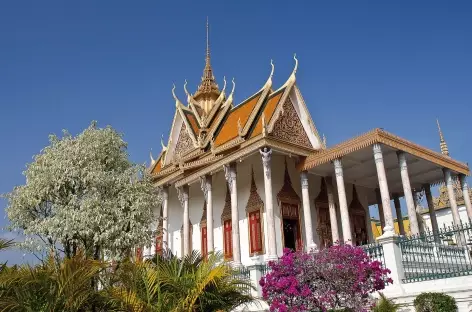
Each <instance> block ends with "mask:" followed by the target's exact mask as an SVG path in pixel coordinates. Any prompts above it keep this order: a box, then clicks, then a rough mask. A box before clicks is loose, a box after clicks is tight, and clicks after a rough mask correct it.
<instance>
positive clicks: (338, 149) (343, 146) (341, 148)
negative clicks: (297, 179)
mask: <svg viewBox="0 0 472 312" xmlns="http://www.w3.org/2000/svg"><path fill="white" fill-rule="evenodd" d="M376 143H382V144H384V145H387V146H390V147H392V148H394V149H398V150H401V151H405V152H407V153H409V154H412V155H414V156H416V157H419V158H422V159H425V160H427V161H430V162H432V163H434V164H436V165H438V166H440V167H443V168H448V169H451V170H453V171H455V172H457V173H462V174H465V175H469V167H468V166H467V165H466V164H464V163H462V162H458V161H456V160H453V159H452V158H450V157H447V156H444V155H442V154H441V153H438V152H434V151H432V150H430V149H427V148H425V147H422V146H420V145H418V144H415V143H413V142H410V141H408V140H405V139H403V138H400V137H398V136H396V135H393V134H391V133H389V132H386V131H384V130H382V129H374V130H372V131H370V132H367V133H365V134H363V135H360V136H358V137H355V138H353V139H350V140H348V141H345V142H343V143H340V144H338V145H336V146H334V147H332V148H329V149H326V150H323V151H320V152H319V153H316V154H312V155H310V156H308V157H307V158H306V159H305V160H304V161H303V162H302V163H301V164H300V165H298V168H297V169H298V170H300V171H303V170H309V169H311V168H314V167H316V166H319V165H322V164H325V163H328V162H330V161H333V160H334V159H337V158H341V157H343V156H345V155H347V154H350V153H353V152H355V151H358V150H361V149H363V148H365V147H368V146H371V145H373V144H376Z"/></svg>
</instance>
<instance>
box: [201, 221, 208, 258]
mask: <svg viewBox="0 0 472 312" xmlns="http://www.w3.org/2000/svg"><path fill="white" fill-rule="evenodd" d="M201 238H202V256H203V258H205V259H206V257H207V256H208V240H207V227H206V226H203V227H202V228H201Z"/></svg>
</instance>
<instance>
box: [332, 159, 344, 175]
mask: <svg viewBox="0 0 472 312" xmlns="http://www.w3.org/2000/svg"><path fill="white" fill-rule="evenodd" d="M333 164H334V173H335V174H336V177H342V176H343V163H342V160H341V158H337V159H335V160H333Z"/></svg>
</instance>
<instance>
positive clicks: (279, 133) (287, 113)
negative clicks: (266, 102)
mask: <svg viewBox="0 0 472 312" xmlns="http://www.w3.org/2000/svg"><path fill="white" fill-rule="evenodd" d="M271 135H272V136H274V137H277V138H279V139H282V140H285V141H288V142H291V143H293V144H297V145H301V146H305V147H308V148H312V145H311V143H310V140H309V139H308V135H307V134H306V132H305V129H304V128H303V125H302V123H301V121H300V118H299V117H298V114H297V111H296V110H295V108H294V107H293V104H292V101H291V100H290V98H289V97H287V99H286V100H285V102H284V104H283V106H282V115H281V116H280V117H279V118H278V119H277V121H276V122H275V124H274V128H273V129H272V132H271Z"/></svg>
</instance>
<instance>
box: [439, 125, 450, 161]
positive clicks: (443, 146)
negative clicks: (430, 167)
mask: <svg viewBox="0 0 472 312" xmlns="http://www.w3.org/2000/svg"><path fill="white" fill-rule="evenodd" d="M436 123H437V124H438V131H439V142H440V143H439V145H440V147H441V154H443V155H446V156H449V149H448V147H447V143H446V140H444V135H443V133H442V130H441V126H440V125H439V119H436Z"/></svg>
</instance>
